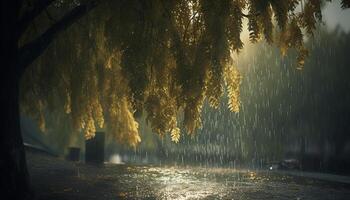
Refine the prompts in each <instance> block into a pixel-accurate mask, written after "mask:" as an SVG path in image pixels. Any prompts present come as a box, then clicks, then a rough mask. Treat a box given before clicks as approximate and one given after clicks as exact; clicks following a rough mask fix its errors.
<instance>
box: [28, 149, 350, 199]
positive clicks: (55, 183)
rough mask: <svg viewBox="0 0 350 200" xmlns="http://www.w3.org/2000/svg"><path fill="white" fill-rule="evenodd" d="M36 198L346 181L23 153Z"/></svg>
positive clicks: (236, 191)
mask: <svg viewBox="0 0 350 200" xmlns="http://www.w3.org/2000/svg"><path fill="white" fill-rule="evenodd" d="M28 164H29V168H30V172H31V174H32V182H33V187H34V189H35V190H36V191H37V197H38V199H236V200H250V199H262V200H264V199H269V200H271V199H280V200H283V199H299V200H302V199H305V200H313V199H315V200H316V199H317V200H322V199H325V200H326V199H327V200H329V199H344V200H348V199H350V185H348V184H339V183H331V182H324V181H317V180H315V179H310V178H302V177H295V176H289V175H282V174H277V173H271V172H249V171H237V170H234V169H224V168H198V167H174V166H171V167H167V166H161V167H159V166H135V165H133V166H131V165H114V164H107V165H105V166H92V165H85V164H73V163H71V162H67V161H64V160H58V159H56V158H50V157H45V156H42V155H40V156H39V155H34V154H29V155H28Z"/></svg>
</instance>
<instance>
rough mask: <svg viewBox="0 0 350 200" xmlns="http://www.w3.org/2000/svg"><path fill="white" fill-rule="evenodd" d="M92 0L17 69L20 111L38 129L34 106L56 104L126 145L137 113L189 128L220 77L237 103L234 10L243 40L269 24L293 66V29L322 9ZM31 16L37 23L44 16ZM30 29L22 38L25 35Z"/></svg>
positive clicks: (185, 0)
mask: <svg viewBox="0 0 350 200" xmlns="http://www.w3.org/2000/svg"><path fill="white" fill-rule="evenodd" d="M100 2H101V3H99V4H98V6H97V7H96V8H94V10H92V11H91V12H90V13H89V14H88V15H86V16H84V17H83V18H82V19H81V20H79V21H78V22H76V23H75V24H74V25H73V26H71V27H70V28H69V29H68V30H66V31H65V32H64V33H62V34H61V35H60V36H59V37H58V38H56V40H55V41H54V42H53V43H52V44H51V46H50V47H49V48H48V50H47V51H46V53H44V54H43V55H42V56H40V57H39V59H37V60H36V61H35V63H34V64H33V66H32V67H31V68H30V69H28V70H27V71H26V73H25V75H24V77H23V80H22V83H23V84H22V95H21V102H22V111H24V112H26V113H29V114H31V115H32V116H33V117H34V118H36V119H37V121H38V122H40V124H41V125H40V127H42V128H43V129H44V113H45V112H49V111H50V110H54V109H63V110H64V111H65V113H67V117H70V118H71V121H72V124H73V125H74V127H75V129H76V130H81V131H83V132H84V133H85V135H86V137H87V138H90V137H94V134H95V131H96V129H98V128H105V129H106V131H107V132H109V133H111V134H112V135H114V136H115V138H116V139H117V140H118V141H120V142H126V143H128V144H130V145H131V146H136V145H137V144H138V143H139V142H140V141H141V136H140V134H139V130H138V123H137V118H138V117H139V116H140V115H142V114H143V115H145V116H146V118H147V121H148V122H149V123H150V126H151V127H152V130H153V131H154V132H155V133H157V134H159V135H161V136H163V135H165V134H167V133H168V134H170V136H171V138H172V140H173V141H174V142H178V141H179V139H180V135H181V133H182V132H184V131H180V128H179V127H184V128H185V130H186V131H187V132H188V133H190V134H193V133H195V132H196V130H197V129H198V128H200V127H201V112H202V107H203V104H204V102H205V101H206V100H208V102H209V104H210V105H211V106H212V107H215V108H216V107H218V105H219V103H220V100H221V96H222V95H223V93H224V91H225V88H224V87H225V86H226V90H227V94H228V97H229V98H228V99H229V101H228V107H229V108H230V110H231V111H233V112H238V111H239V108H240V100H239V87H240V83H241V76H240V74H239V71H238V69H237V67H236V66H234V65H233V64H232V63H233V62H232V58H231V55H232V53H234V52H239V51H240V50H241V49H242V48H243V42H242V40H241V38H240V35H241V32H242V27H243V26H242V24H243V18H248V30H249V35H250V40H251V41H252V42H257V41H259V40H260V39H261V36H263V37H264V38H265V40H266V41H267V43H269V44H273V43H274V41H275V39H274V38H276V37H274V36H273V35H274V34H279V35H280V39H279V40H277V41H278V42H276V44H277V45H279V46H280V48H281V51H282V53H284V52H286V51H287V50H288V49H290V48H292V49H296V50H297V51H298V58H297V62H298V64H299V66H300V67H301V66H302V65H303V64H304V60H305V59H306V57H307V50H306V49H305V48H304V45H303V30H305V31H306V32H307V33H308V34H312V32H313V30H314V29H315V27H316V25H315V24H316V23H317V22H319V21H321V19H322V16H321V9H320V4H321V1H320V0H305V1H303V2H304V3H303V4H301V6H303V8H302V11H301V12H300V11H297V9H296V7H297V6H298V5H300V3H301V1H299V0H286V1H279V0H266V1H265V0H264V1H262V0H222V1H211V0H181V1H178V0H169V1H162V0H152V1H142V0H119V1H115V0H105V1H100ZM348 2H349V1H346V0H343V1H342V6H343V7H349V3H348ZM79 3H83V2H80V1H74V2H72V1H61V2H60V3H56V4H54V5H52V6H51V7H50V8H49V9H48V12H51V13H56V14H57V13H58V14H57V15H59V13H60V12H63V11H62V10H64V9H67V8H71V7H72V6H74V4H79ZM245 11H248V14H244V12H245ZM44 17H45V16H41V18H44ZM41 18H39V19H38V20H37V23H38V24H45V23H48V22H47V20H46V21H45V20H44V19H41ZM40 19H41V20H40ZM274 24H277V25H276V26H275V25H274ZM35 29H36V27H34V26H33V27H32V29H30V30H29V31H28V32H27V35H26V37H24V38H22V40H23V41H25V40H29V39H28V38H33V35H35V34H36V30H35ZM23 41H22V42H23ZM180 115H182V119H183V121H182V123H183V125H181V124H180V122H179V116H180Z"/></svg>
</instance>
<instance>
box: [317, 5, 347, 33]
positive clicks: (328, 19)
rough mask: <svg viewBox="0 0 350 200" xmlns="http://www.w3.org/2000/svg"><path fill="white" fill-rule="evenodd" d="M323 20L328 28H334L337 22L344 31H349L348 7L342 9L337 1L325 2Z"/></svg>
mask: <svg viewBox="0 0 350 200" xmlns="http://www.w3.org/2000/svg"><path fill="white" fill-rule="evenodd" d="M323 20H324V22H325V23H326V25H327V26H328V27H329V28H330V29H334V28H335V27H336V26H337V25H338V24H339V25H340V26H341V27H342V28H343V29H344V30H345V31H346V32H349V31H350V9H342V8H341V7H340V4H339V1H333V2H332V3H327V4H326V6H325V8H324V10H323Z"/></svg>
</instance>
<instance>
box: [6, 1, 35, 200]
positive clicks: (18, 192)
mask: <svg viewBox="0 0 350 200" xmlns="http://www.w3.org/2000/svg"><path fill="white" fill-rule="evenodd" d="M20 5H21V1H20V0H12V1H10V0H8V1H2V2H1V29H2V31H1V32H2V37H1V50H2V53H1V55H2V58H1V64H2V66H1V73H0V84H1V86H0V87H1V105H0V106H1V109H0V110H1V126H0V130H1V132H0V134H1V135H0V177H1V186H0V187H1V191H2V193H1V198H3V197H4V198H5V199H30V198H32V195H31V192H30V189H29V176H28V171H27V165H26V160H25V152H24V146H23V141H22V135H21V132H20V117H19V116H20V115H19V80H20V71H19V69H18V67H17V55H18V54H17V53H18V52H17V51H18V47H17V43H18V37H17V34H16V32H17V24H16V23H17V17H18V12H19V8H20Z"/></svg>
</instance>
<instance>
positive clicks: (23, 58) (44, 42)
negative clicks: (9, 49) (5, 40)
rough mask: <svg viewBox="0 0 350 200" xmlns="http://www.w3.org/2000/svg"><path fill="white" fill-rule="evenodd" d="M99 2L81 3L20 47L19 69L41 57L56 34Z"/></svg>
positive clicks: (21, 69)
mask: <svg viewBox="0 0 350 200" xmlns="http://www.w3.org/2000/svg"><path fill="white" fill-rule="evenodd" d="M96 5H97V2H96V1H92V2H90V3H88V4H84V5H79V6H77V7H75V8H73V9H72V10H71V11H69V12H68V13H67V14H66V15H65V16H64V17H62V18H61V20H59V21H58V22H56V23H55V24H53V25H52V26H51V27H50V28H48V29H47V30H46V31H45V32H44V33H43V34H42V35H40V36H38V37H37V38H36V39H34V40H33V41H31V42H29V43H28V44H25V45H23V47H21V48H20V49H19V58H18V59H19V60H18V65H19V70H20V71H23V70H24V69H25V68H26V67H27V66H29V65H30V64H31V63H32V62H33V61H34V60H35V59H36V58H37V57H39V56H40V55H41V54H42V53H43V52H44V51H45V50H46V48H47V47H48V46H49V44H50V43H51V42H52V41H53V40H54V39H55V38H56V36H57V35H58V34H59V33H60V32H62V31H64V30H66V29H67V28H68V27H70V26H71V25H72V24H74V22H76V21H77V20H78V19H80V18H81V17H82V16H84V15H85V14H86V13H88V12H89V11H90V10H92V9H93V8H94V7H96Z"/></svg>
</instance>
